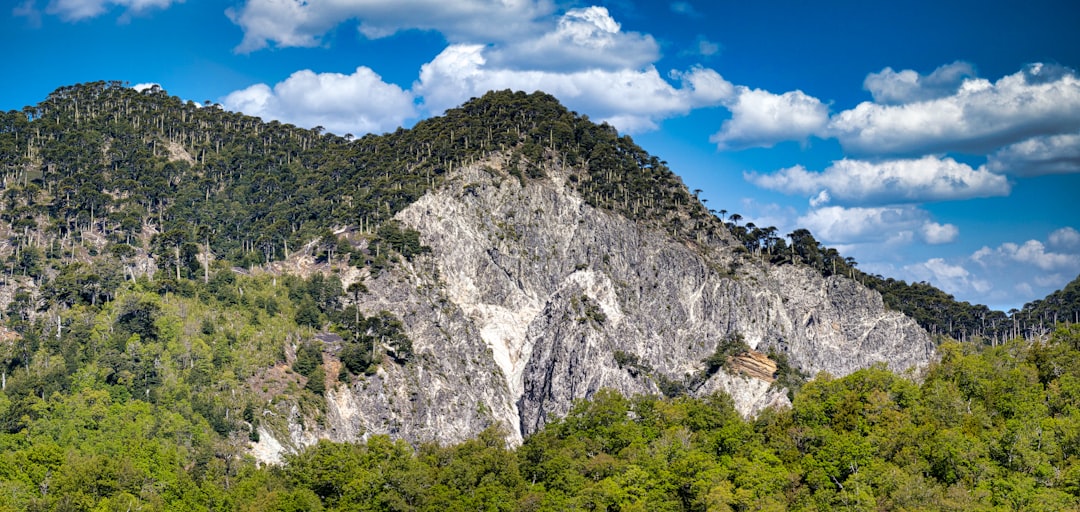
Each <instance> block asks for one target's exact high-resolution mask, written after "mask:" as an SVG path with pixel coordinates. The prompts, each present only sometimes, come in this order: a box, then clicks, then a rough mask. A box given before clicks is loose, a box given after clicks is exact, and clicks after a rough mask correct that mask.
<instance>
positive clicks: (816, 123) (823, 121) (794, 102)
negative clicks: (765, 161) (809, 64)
mask: <svg viewBox="0 0 1080 512" xmlns="http://www.w3.org/2000/svg"><path fill="white" fill-rule="evenodd" d="M724 106H725V107H727V109H728V110H730V111H731V119H728V120H727V121H724V123H723V124H722V125H721V126H720V131H719V132H717V133H715V134H713V135H712V137H710V138H709V141H710V142H712V143H714V144H716V145H717V147H718V148H719V149H745V148H752V147H765V148H768V147H772V146H774V145H775V144H776V143H778V142H781V141H786V140H806V139H807V138H808V137H810V136H811V135H816V136H823V135H825V134H826V130H825V129H826V126H827V125H828V121H829V108H828V107H827V106H826V105H825V104H824V103H822V102H821V100H819V99H817V98H814V97H812V96H809V95H807V94H805V93H803V92H802V91H788V92H785V93H783V94H773V93H771V92H769V91H765V90H762V89H750V88H748V87H745V86H738V87H737V88H736V94H735V96H734V97H733V98H732V99H731V100H728V101H726V102H725V103H724Z"/></svg>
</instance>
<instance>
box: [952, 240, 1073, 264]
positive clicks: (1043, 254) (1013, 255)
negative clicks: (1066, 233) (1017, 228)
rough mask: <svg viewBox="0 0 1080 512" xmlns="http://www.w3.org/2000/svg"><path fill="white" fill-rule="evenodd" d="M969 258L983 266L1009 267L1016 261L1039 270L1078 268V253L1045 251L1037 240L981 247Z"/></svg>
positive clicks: (1044, 247)
mask: <svg viewBox="0 0 1080 512" xmlns="http://www.w3.org/2000/svg"><path fill="white" fill-rule="evenodd" d="M971 259H973V260H974V261H975V262H977V263H979V264H980V265H982V266H983V267H988V268H989V267H998V268H1003V267H1011V266H1013V265H1014V264H1016V263H1020V264H1023V265H1030V266H1033V267H1037V268H1039V269H1041V270H1058V269H1076V270H1080V255H1078V254H1068V253H1061V252H1052V251H1047V250H1046V246H1045V245H1043V243H1042V242H1040V241H1038V240H1028V241H1026V242H1024V243H1023V244H1015V243H1013V242H1006V243H1003V244H1001V245H1000V246H998V247H997V248H996V249H991V248H989V247H983V248H982V249H979V250H978V251H975V253H974V254H972V256H971Z"/></svg>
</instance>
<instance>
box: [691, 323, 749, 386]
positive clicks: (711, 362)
mask: <svg viewBox="0 0 1080 512" xmlns="http://www.w3.org/2000/svg"><path fill="white" fill-rule="evenodd" d="M749 351H750V345H747V344H746V340H745V339H744V338H743V336H742V334H740V333H732V334H729V335H728V336H726V337H725V338H724V339H723V340H721V341H720V342H719V343H717V344H716V351H715V352H713V354H712V355H711V356H709V357H707V358H705V360H704V361H702V362H703V363H705V375H706V377H708V376H711V375H713V374H715V373H716V372H717V371H719V370H720V368H724V369H728V370H730V369H731V358H732V357H734V356H737V355H739V354H744V353H746V352H749Z"/></svg>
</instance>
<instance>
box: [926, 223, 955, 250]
mask: <svg viewBox="0 0 1080 512" xmlns="http://www.w3.org/2000/svg"><path fill="white" fill-rule="evenodd" d="M919 233H920V234H921V235H922V238H923V241H925V242H926V243H928V244H930V245H939V244H947V243H950V242H953V241H955V240H956V237H957V236H959V235H960V228H958V227H956V226H955V225H952V224H938V223H937V222H927V223H925V224H923V225H922V227H921V228H919Z"/></svg>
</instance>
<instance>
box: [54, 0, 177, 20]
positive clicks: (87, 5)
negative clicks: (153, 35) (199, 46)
mask: <svg viewBox="0 0 1080 512" xmlns="http://www.w3.org/2000/svg"><path fill="white" fill-rule="evenodd" d="M183 1H184V0H52V1H50V2H49V4H48V5H47V6H46V7H45V12H46V13H48V14H52V15H56V16H59V17H60V19H62V20H64V21H78V20H82V19H86V18H93V17H95V16H100V15H101V14H104V13H105V12H106V11H108V10H109V9H111V8H113V7H123V8H125V9H126V10H127V12H128V13H131V14H141V13H143V12H145V11H147V10H149V9H155V8H156V9H166V8H168V7H169V6H170V5H172V4H173V3H183Z"/></svg>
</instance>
